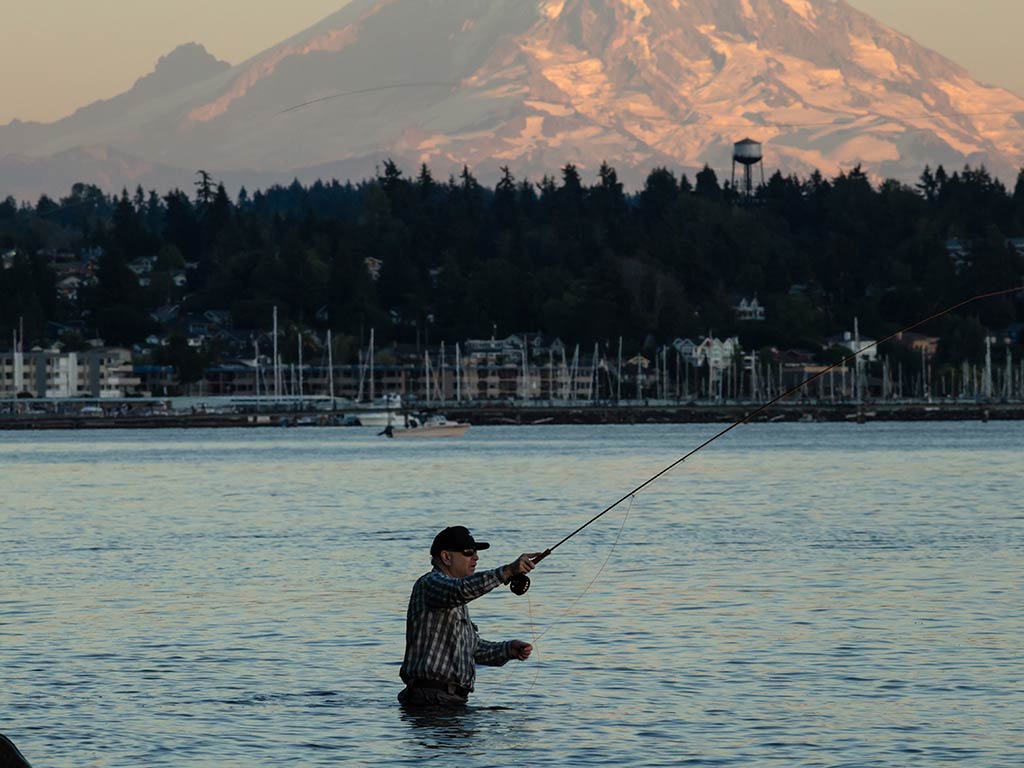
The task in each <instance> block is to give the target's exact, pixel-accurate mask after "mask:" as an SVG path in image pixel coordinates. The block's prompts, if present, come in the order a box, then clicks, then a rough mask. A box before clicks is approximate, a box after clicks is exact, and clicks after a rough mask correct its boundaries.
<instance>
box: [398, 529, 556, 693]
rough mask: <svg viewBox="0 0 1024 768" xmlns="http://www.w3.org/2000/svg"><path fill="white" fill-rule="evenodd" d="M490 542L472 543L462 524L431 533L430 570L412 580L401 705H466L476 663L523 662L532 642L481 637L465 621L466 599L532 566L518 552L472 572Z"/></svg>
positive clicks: (531, 559) (492, 664)
mask: <svg viewBox="0 0 1024 768" xmlns="http://www.w3.org/2000/svg"><path fill="white" fill-rule="evenodd" d="M490 546H491V545H490V544H488V543H487V542H485V541H474V540H473V536H472V535H471V534H470V532H469V530H468V529H466V528H464V527H462V526H461V525H455V526H452V527H450V528H445V529H444V530H443V531H441V532H440V533H439V534H437V536H435V537H434V543H433V544H432V545H431V547H430V558H431V563H433V566H434V570H432V571H431V572H430V573H427V574H424V575H423V576H421V577H420V578H419V579H417V581H416V584H415V586H413V588H412V595H411V596H410V597H409V612H408V614H407V617H406V626H405V661H403V662H402V672H401V674H402V680H403V682H405V690H403V691H402V692H401V693H400V694H398V700H399V701H400V702H402V704H403V705H405V706H435V707H438V706H440V707H453V706H461V705H464V704H465V703H466V701H467V700H468V698H469V694H470V693H471V692H472V691H473V683H474V682H475V681H476V665H477V664H484V665H486V666H489V667H500V666H502V665H503V664H504V663H505V662H506V661H508V660H509V659H519V660H520V661H526V660H527V659H528V658H530V652H531V651H532V650H533V646H531V645H530V644H529V643H524V642H523V641H521V640H509V641H506V642H503V643H494V642H490V641H489V640H482V639H481V638H480V635H479V634H477V628H476V624H474V623H473V622H472V621H470V620H469V610H468V609H467V608H466V603H468V602H469V601H470V600H476V599H477V598H478V597H483V596H484V595H486V594H487V593H488V592H490V591H491V590H492V589H494V588H495V587H498V586H501V585H502V584H508V583H509V582H510V581H511V580H512V577H513V576H515V575H517V574H526V573H529V572H530V571H532V570H533V568H534V562H533V558H535V557H537V555H520V556H519V559H518V560H516V561H515V562H514V563H509V564H508V565H503V566H501V567H500V568H495V569H494V570H492V571H484V572H483V573H474V572H475V571H476V563H477V560H478V559H479V558H478V556H477V552H478V551H480V550H481V549H488V548H489V547H490Z"/></svg>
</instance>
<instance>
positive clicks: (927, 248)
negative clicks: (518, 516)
mask: <svg viewBox="0 0 1024 768" xmlns="http://www.w3.org/2000/svg"><path fill="white" fill-rule="evenodd" d="M197 176H198V180H197V182H196V186H195V189H194V190H190V191H189V192H185V191H182V190H180V189H175V190H173V191H171V192H169V193H167V194H163V195H160V194H158V193H157V192H155V191H149V192H146V191H144V190H143V189H141V188H139V189H136V190H135V192H134V194H129V192H128V191H127V190H124V191H122V192H121V194H119V195H113V196H110V195H107V194H105V193H104V192H102V191H101V190H100V189H98V188H97V187H95V186H92V185H86V184H76V185H74V187H73V188H72V189H71V191H70V193H69V194H68V195H67V196H65V197H61V198H59V199H56V200H54V199H51V198H49V197H46V196H43V197H41V198H40V199H39V200H38V201H37V202H36V203H35V204H34V205H31V204H26V203H23V204H19V203H18V202H17V201H15V200H14V199H12V198H7V199H6V200H5V201H3V202H0V253H7V254H9V255H8V257H6V258H5V265H4V266H5V268H4V269H2V270H0V333H2V334H3V336H0V338H4V339H10V338H11V331H12V329H14V328H16V327H18V325H19V324H21V325H23V327H24V329H25V339H26V342H27V343H32V342H34V341H40V342H41V341H43V340H44V339H45V336H46V333H47V324H48V322H50V321H55V322H57V323H61V324H63V325H65V326H69V327H73V328H80V331H79V333H80V334H81V335H82V336H84V337H89V336H91V335H98V336H100V337H102V338H103V339H104V340H105V341H106V342H107V343H108V344H115V343H117V344H131V343H137V342H139V341H141V340H142V339H145V338H146V337H147V336H148V335H150V334H151V333H154V332H160V331H161V330H163V329H161V328H160V327H159V326H158V324H157V323H156V321H155V320H154V319H153V318H152V316H151V313H152V312H153V311H154V310H156V309H157V308H158V307H160V306H163V305H166V304H168V303H176V302H180V303H181V304H182V309H183V311H184V312H201V311H203V310H206V309H218V310H229V311H231V313H232V315H233V317H234V324H235V327H236V328H241V329H251V330H254V331H256V330H259V331H264V330H267V329H269V327H270V323H271V317H272V308H273V307H274V306H277V307H278V312H279V316H280V318H281V320H282V322H283V323H291V324H292V325H293V326H296V327H300V328H310V329H319V330H325V329H327V328H331V329H332V330H333V331H334V333H335V335H336V336H341V337H345V336H347V337H350V338H351V339H353V340H359V339H365V337H366V335H367V334H368V333H369V329H370V328H371V327H372V328H375V329H376V334H377V339H378V342H379V343H381V344H382V345H383V344H386V343H387V342H388V341H396V342H413V341H424V342H426V341H429V342H432V343H436V342H439V341H441V340H449V341H451V342H454V341H457V340H460V339H465V338H480V337H490V336H491V335H492V334H494V333H496V334H497V335H499V336H502V335H506V334H508V333H512V332H518V331H542V332H545V333H547V334H551V335H555V336H559V337H561V338H562V339H564V340H566V341H567V342H579V343H581V344H584V345H585V346H588V345H591V344H593V343H594V342H599V343H603V344H608V345H609V346H610V345H612V344H613V343H614V344H617V340H618V338H619V337H620V336H622V337H624V338H625V340H626V344H627V346H628V347H629V348H633V349H643V348H653V347H654V346H658V345H661V344H665V343H668V342H670V341H671V340H672V339H674V338H677V337H686V336H689V337H700V336H703V335H705V334H708V333H709V332H710V333H713V334H715V335H718V336H727V335H738V336H740V338H741V341H742V343H743V345H744V347H746V348H748V349H749V348H764V347H773V346H774V347H778V348H802V349H809V350H819V349H821V347H822V345H823V342H824V340H825V339H826V338H827V337H829V336H830V335H833V334H835V333H838V332H840V331H843V330H850V329H851V328H852V324H853V318H854V317H857V318H858V319H859V323H860V330H861V332H862V334H864V335H865V336H871V337H874V338H879V337H881V336H883V335H885V334H887V333H889V332H891V331H892V330H894V329H897V328H899V327H901V326H903V325H907V324H909V323H911V322H913V321H915V320H918V319H920V318H922V317H926V316H928V315H929V314H931V313H932V312H934V311H935V310H936V309H937V308H940V307H944V306H948V305H952V304H954V303H956V302H957V301H960V300H962V299H964V298H966V297H968V296H971V295H974V294H977V293H981V292H985V291H992V290H999V289H1004V288H1009V287H1013V286H1014V285H1022V284H1024V259H1022V257H1021V255H1020V254H1019V253H1018V251H1017V250H1016V249H1015V248H1014V244H1013V243H1012V242H1010V240H1011V239H1012V238H1015V237H1018V236H1020V237H1024V171H1022V173H1021V175H1020V176H1019V177H1018V179H1017V182H1016V185H1015V187H1014V189H1012V190H1010V189H1008V188H1007V187H1006V186H1004V185H1003V184H1002V183H1001V182H1000V181H999V180H998V179H996V178H994V177H993V176H991V175H990V174H989V173H988V172H987V171H986V170H985V169H984V168H972V167H965V168H963V169H962V170H960V171H956V172H953V173H948V172H947V171H946V170H945V169H944V168H942V167H939V168H937V169H935V170H932V169H931V168H926V169H925V170H924V172H923V173H922V174H921V177H920V180H919V182H918V183H917V184H915V185H907V184H902V183H899V182H897V181H892V180H890V181H885V182H883V183H880V184H873V183H872V181H871V180H870V179H869V178H868V176H867V175H866V174H864V173H863V172H862V171H861V170H860V169H859V168H855V169H853V170H851V171H849V172H843V173H840V174H839V175H837V176H835V177H832V178H825V177H824V176H822V175H821V174H820V173H813V174H811V175H810V176H808V177H806V178H800V177H797V176H795V175H794V176H784V175H782V174H781V173H776V174H775V175H773V176H772V177H771V178H770V179H769V180H768V182H767V183H766V184H764V185H763V186H761V187H760V188H759V189H758V190H757V192H756V195H755V197H754V198H753V199H746V198H744V197H743V196H741V195H740V194H739V193H738V191H737V190H736V189H734V188H733V187H732V186H731V185H730V184H729V183H722V182H721V181H720V180H719V177H718V176H717V174H716V173H715V171H714V170H713V169H711V168H709V167H705V168H704V169H703V170H702V171H700V172H699V173H697V174H696V176H695V178H694V179H693V180H692V181H691V180H690V179H689V178H688V177H687V175H685V174H680V175H677V174H676V173H675V172H673V171H672V170H671V169H668V168H655V169H654V170H652V171H651V172H650V173H649V175H648V176H647V178H646V181H645V183H644V185H643V188H642V189H640V190H638V191H635V192H627V191H626V190H625V189H624V188H623V185H622V184H621V183H620V182H619V180H618V177H617V174H616V171H615V169H614V168H612V167H610V166H608V165H606V164H605V165H602V166H601V168H600V170H599V171H598V173H597V176H596V178H595V179H593V180H592V182H591V183H589V184H588V183H586V182H585V180H584V179H583V178H582V177H581V174H580V172H579V170H578V169H577V168H576V167H574V166H573V165H566V166H565V167H564V168H562V170H561V173H560V175H559V176H558V177H545V178H543V179H542V180H541V181H539V182H531V181H529V180H527V179H517V178H516V177H515V176H514V175H513V173H512V172H511V171H510V170H509V169H508V168H503V169H502V176H501V178H500V179H499V180H498V182H497V183H496V184H495V185H494V186H493V187H488V186H484V185H483V184H481V183H479V182H478V181H477V179H476V178H475V177H474V175H473V173H472V172H471V171H470V169H468V168H464V169H463V171H462V172H461V174H459V175H458V176H457V177H455V176H453V177H449V178H448V179H447V180H444V181H440V180H437V179H435V178H434V177H433V175H432V173H431V171H430V169H429V168H428V167H427V166H426V165H424V166H421V167H420V169H419V170H418V172H416V173H414V174H406V173H405V172H404V171H403V170H402V169H400V168H399V167H398V166H397V165H396V164H395V163H393V162H390V161H388V162H386V163H384V164H383V167H382V168H381V170H380V172H379V173H378V175H377V176H376V177H375V178H372V179H368V180H364V181H361V182H358V183H352V182H347V183H342V182H339V181H331V182H316V183H314V184H312V185H309V186H305V185H302V184H300V183H299V182H297V181H295V182H293V183H292V184H291V185H288V186H274V187H271V188H269V189H267V190H261V191H256V192H254V193H252V194H250V193H249V192H248V191H247V190H245V189H242V190H241V191H240V192H239V193H238V195H237V196H236V197H235V199H231V197H230V196H229V195H228V193H227V192H226V190H225V188H224V186H223V185H222V184H219V183H217V182H216V180H214V179H212V178H211V177H210V175H209V174H208V173H206V172H204V171H200V172H199V173H198V174H197ZM953 239H955V240H959V241H961V242H962V243H964V244H965V245H964V247H965V249H966V252H967V254H968V256H967V258H961V259H957V258H953V257H952V256H951V253H950V251H949V249H948V248H947V242H948V241H949V240H953ZM12 252H16V255H10V254H11V253H12ZM57 252H72V253H76V254H82V253H95V254H101V255H98V257H97V261H96V265H95V267H96V270H95V277H96V280H95V282H94V284H92V285H87V286H83V287H82V289H81V290H79V291H78V293H77V296H76V297H75V298H74V300H59V299H58V293H57V275H56V274H55V271H54V264H53V254H54V253H57ZM141 256H150V257H154V258H155V260H156V263H155V267H154V269H153V273H152V277H151V280H150V282H149V285H147V286H142V285H140V283H139V280H138V277H137V275H136V274H135V273H134V272H132V270H131V269H130V268H129V266H128V265H129V263H130V262H132V261H133V260H135V259H137V258H139V257H141ZM368 265H370V266H373V267H374V271H376V274H374V272H373V271H371V269H369V268H368ZM186 266H188V267H189V268H188V269H187V271H186V274H187V280H188V283H187V285H186V286H185V287H179V286H177V285H176V284H175V283H174V282H173V281H172V280H171V275H173V274H174V273H175V272H176V271H177V272H180V271H182V270H185V268H186ZM378 267H379V270H378ZM754 296H756V297H757V298H758V299H759V301H760V302H761V304H763V305H764V306H765V307H766V310H767V319H766V320H765V321H764V322H760V323H755V322H742V321H740V320H739V319H738V318H737V315H736V313H735V311H734V309H733V306H734V304H735V303H736V301H737V300H738V298H740V297H746V298H748V299H749V298H752V297H754ZM1022 319H1024V299H1022V297H1021V296H1019V295H1018V296H1016V297H1006V298H1003V299H994V300H991V301H986V302H983V303H979V304H978V305H977V306H971V307H969V308H967V309H966V310H965V311H964V312H963V313H961V314H959V315H954V316H949V317H946V318H944V319H943V320H941V321H939V322H937V323H936V324H935V326H934V327H932V328H927V329H923V330H924V331H926V332H930V333H933V334H934V335H941V336H942V338H943V344H942V347H941V349H940V356H941V357H942V358H944V359H945V360H947V361H950V362H959V361H961V360H965V359H966V360H972V361H975V362H977V361H979V360H980V359H981V356H982V355H983V349H984V336H985V334H986V333H987V332H988V331H987V330H986V329H993V330H1001V329H1005V328H1007V327H1010V326H1013V325H1014V324H1015V323H1019V322H1020V321H1021V320H1022ZM0 343H2V342H0ZM355 346H356V344H355V343H354V344H353V345H352V349H353V350H354V348H355Z"/></svg>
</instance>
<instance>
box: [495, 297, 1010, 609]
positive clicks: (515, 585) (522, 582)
mask: <svg viewBox="0 0 1024 768" xmlns="http://www.w3.org/2000/svg"><path fill="white" fill-rule="evenodd" d="M1021 291H1024V286H1020V287H1016V288H1005V289H1003V290H1000V291H991V292H989V293H982V294H978V295H977V296H972V297H971V298H969V299H965V300H963V301H961V302H959V303H957V304H954V305H953V306H951V307H949V308H947V309H944V310H942V311H940V312H936V313H935V314H934V315H930V316H929V317H926V318H925V319H923V320H918V321H917V322H915V323H912V324H910V325H908V326H906V327H905V328H901V329H900V330H898V331H895V332H893V333H890V334H889V335H888V336H886V337H885V338H883V339H879V340H878V341H875V342H872V343H871V344H868V345H867V346H865V347H862V348H861V349H859V350H856V351H855V352H853V353H852V354H850V355H847V356H846V357H844V358H843V359H842V360H840V361H839V362H837V363H833V364H832V365H830V366H828V367H827V368H824V369H823V370H821V371H819V372H818V373H816V374H814V375H813V376H811V377H809V378H807V379H805V380H804V381H802V382H800V383H799V384H797V385H796V386H795V387H791V388H790V389H787V390H786V391H785V392H783V393H782V394H781V395H778V396H776V397H774V398H772V399H771V400H769V401H768V402H766V403H765V404H764V405H762V406H760V407H759V408H757V409H756V410H754V411H751V412H750V413H748V414H746V415H745V416H744V417H743V418H742V419H739V420H738V421H735V422H733V423H732V424H730V425H729V426H728V427H726V428H725V429H723V430H721V431H720V432H718V433H716V434H715V435H713V436H711V437H710V438H708V439H707V440H705V441H704V442H703V443H701V444H700V445H698V446H697V447H696V448H694V449H693V450H691V451H690V452H689V453H687V454H686V455H685V456H682V457H681V458H679V459H676V460H675V461H674V462H672V463H671V464H669V465H668V466H667V467H665V468H664V469H662V470H661V471H660V472H658V473H657V474H655V475H652V476H651V477H649V478H648V479H647V480H645V481H644V482H642V483H641V484H640V485H638V486H637V487H636V488H634V489H633V490H632V491H630V492H629V493H627V494H626V495H625V496H623V497H622V498H620V499H619V500H618V501H616V502H614V503H612V504H610V505H609V506H607V507H605V508H604V509H603V510H602V511H601V512H598V513H597V514H596V515H594V516H593V517H592V518H590V520H588V521H587V522H585V523H584V524H583V525H581V526H580V527H579V528H577V529H576V530H574V531H573V532H572V533H570V534H569V535H568V536H566V537H565V538H563V539H562V540H561V541H559V542H558V543H557V544H555V545H554V546H552V547H550V548H548V549H546V550H544V551H543V552H541V553H540V554H539V555H538V556H537V557H536V558H534V563H539V562H540V561H541V560H543V559H544V558H546V557H548V556H550V555H551V554H552V553H553V552H554V551H555V550H556V549H558V548H559V547H560V546H562V545H563V544H565V543H566V542H567V541H569V539H571V538H572V537H573V536H575V535H576V534H578V533H580V532H581V531H583V530H584V529H586V528H587V527H588V526H590V525H592V524H593V523H595V522H597V521H598V520H600V519H601V518H602V517H604V516H605V515H606V514H608V513H609V512H611V511H612V510H613V509H615V508H616V507H617V506H619V505H620V504H621V503H622V502H624V501H626V499H630V498H632V497H633V496H635V495H636V494H637V493H639V492H640V491H642V490H643V489H644V488H646V487H647V486H648V485H650V484H651V483H653V482H654V481H655V480H657V479H658V478H660V477H661V476H662V475H665V474H666V473H668V472H670V471H671V470H673V469H675V468H676V467H678V466H679V465H680V464H682V463H683V462H684V461H686V460H687V459H688V458H690V457H691V456H693V455H694V454H696V453H697V452H699V451H701V450H703V449H704V448H706V447H708V446H709V445H711V444H712V443H713V442H715V441H716V440H718V439H719V438H720V437H724V436H725V435H727V434H728V433H729V432H731V431H732V430H734V429H736V427H738V426H741V425H742V424H746V423H748V422H749V421H751V420H752V419H754V418H755V417H757V416H759V415H760V414H762V413H764V412H765V411H767V410H768V409H769V408H771V407H772V406H773V405H775V404H776V403H777V402H779V401H780V400H783V399H785V398H787V397H789V396H790V395H792V394H793V393H795V392H798V391H800V390H801V389H803V388H804V387H806V386H807V385H808V384H812V383H814V382H815V381H817V380H818V379H820V378H821V377H822V376H824V375H825V374H826V373H828V372H829V371H833V370H835V369H836V368H839V367H841V366H845V365H846V364H847V363H848V362H850V361H851V360H854V359H855V358H856V357H857V356H858V355H861V354H863V353H864V352H867V351H869V350H871V349H874V348H875V347H877V346H879V345H881V344H884V343H885V342H887V341H891V340H892V339H894V338H896V337H897V336H901V335H902V334H904V333H908V332H910V331H912V330H914V329H915V328H919V327H920V326H922V325H925V324H926V323H929V322H931V321H932V320H937V319H939V318H940V317H944V316H945V315H948V314H949V313H950V312H955V311H956V310H958V309H960V308H961V307H965V306H967V305H968V304H973V303H974V302H976V301H981V300H982V299H991V298H995V297H997V296H1009V295H1010V294H1013V293H1018V292H1021ZM529 588H530V578H529V577H528V576H526V575H525V574H518V575H517V576H515V577H514V578H513V579H512V581H511V582H510V583H509V589H510V590H512V592H514V593H515V594H517V595H523V594H525V593H526V591H527V590H528V589H529Z"/></svg>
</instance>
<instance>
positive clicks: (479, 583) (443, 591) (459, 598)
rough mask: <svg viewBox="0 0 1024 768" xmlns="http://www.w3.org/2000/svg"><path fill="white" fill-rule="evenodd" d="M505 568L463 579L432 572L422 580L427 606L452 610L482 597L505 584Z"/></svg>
mask: <svg viewBox="0 0 1024 768" xmlns="http://www.w3.org/2000/svg"><path fill="white" fill-rule="evenodd" d="M505 567H506V566H502V567H501V568H495V569H494V570H493V571H483V572H482V573H474V574H473V575H472V576H467V577H466V578H464V579H455V578H452V577H451V576H445V575H444V574H443V573H441V572H440V571H433V572H432V573H429V574H427V575H426V576H425V577H424V579H423V590H424V595H425V596H426V600H427V606H429V607H430V608H454V607H455V606H457V605H465V604H466V603H468V602H469V601H470V600H476V599H477V598H478V597H483V596H484V595H486V594H487V593H488V592H490V591H491V590H492V589H494V588H495V587H500V586H501V585H502V584H504V583H506V581H505V580H504V579H503V578H502V577H503V575H504V571H505Z"/></svg>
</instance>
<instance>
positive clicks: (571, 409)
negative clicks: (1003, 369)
mask: <svg viewBox="0 0 1024 768" xmlns="http://www.w3.org/2000/svg"><path fill="white" fill-rule="evenodd" d="M759 407H761V404H738V405H737V404H727V405H678V406H677V405H607V406H602V405H583V406H566V405H558V406H527V407H522V406H510V405H508V404H501V405H473V406H461V407H456V406H442V407H439V408H431V409H430V410H439V411H443V412H444V413H445V414H446V415H447V416H448V418H449V419H450V420H452V421H464V422H468V423H470V424H472V425H474V426H537V425H542V424H549V425H570V424H579V425H585V424H594V425H597V424H719V423H733V422H737V421H739V420H740V419H742V418H744V417H745V416H747V415H748V414H750V413H752V412H754V411H756V410H757V409H758V408H759ZM345 414H352V415H356V416H358V414H359V412H358V411H355V410H347V411H337V412H333V413H332V412H319V413H316V412H314V413H295V412H291V411H288V412H286V411H279V412H261V413H259V414H258V415H257V414H251V413H238V414H209V413H199V414H193V413H182V414H173V413H171V414H166V415H156V416H152V415H151V416H131V415H108V416H95V415H88V416H70V415H50V414H21V415H16V416H12V415H6V416H0V430H8V431H24V430H57V429H67V430H81V429H225V428H243V427H249V428H260V427H307V426H310V427H337V428H348V429H353V428H358V427H351V426H349V427H343V426H342V424H341V419H342V417H343V415H345ZM872 421H983V422H984V421H1024V403H885V404H881V403H865V404H863V405H856V404H853V403H846V404H820V403H786V404H782V403H780V404H777V405H774V406H772V407H771V408H769V409H768V410H766V411H765V412H764V413H761V414H758V416H757V417H755V418H754V419H752V420H751V422H750V423H794V422H808V423H814V422H833V423H835V422H838V423H849V422H853V423H866V422H872ZM362 428H363V429H367V430H369V429H372V428H371V427H362Z"/></svg>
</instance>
